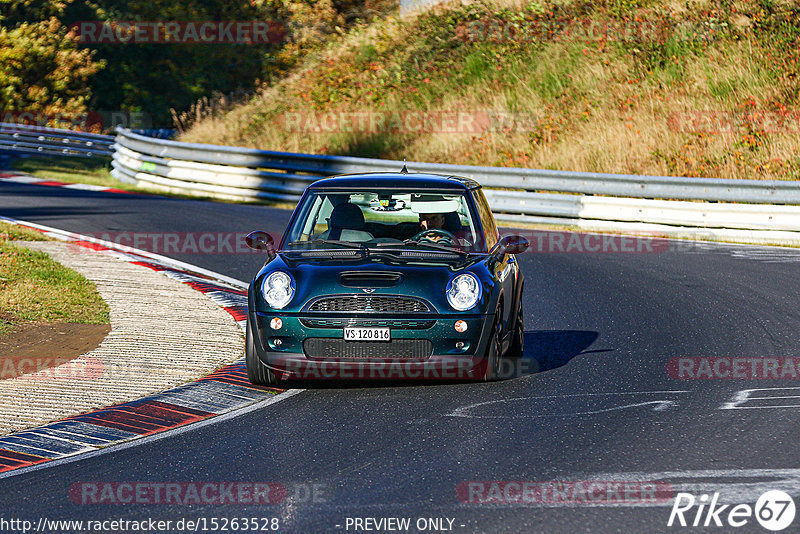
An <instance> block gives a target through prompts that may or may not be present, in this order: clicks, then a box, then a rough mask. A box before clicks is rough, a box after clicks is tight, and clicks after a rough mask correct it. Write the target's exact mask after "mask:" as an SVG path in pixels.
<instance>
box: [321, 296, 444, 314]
mask: <svg viewBox="0 0 800 534" xmlns="http://www.w3.org/2000/svg"><path fill="white" fill-rule="evenodd" d="M308 311H311V312H376V313H380V312H388V313H425V312H429V311H431V310H430V308H429V307H428V305H427V304H425V302H424V301H422V300H420V299H416V298H413V297H398V296H391V295H378V296H376V295H340V296H336V297H322V298H319V299H317V300H315V301H313V302H312V303H311V305H310V306H309V307H308Z"/></svg>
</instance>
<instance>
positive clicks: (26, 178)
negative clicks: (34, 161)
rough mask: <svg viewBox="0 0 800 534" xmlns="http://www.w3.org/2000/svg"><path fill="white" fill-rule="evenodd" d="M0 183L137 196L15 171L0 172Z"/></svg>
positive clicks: (117, 190)
mask: <svg viewBox="0 0 800 534" xmlns="http://www.w3.org/2000/svg"><path fill="white" fill-rule="evenodd" d="M0 181H3V182H11V183H16V184H27V185H49V186H52V187H63V188H65V189H79V190H82V191H103V192H107V193H125V194H138V193H134V192H132V191H125V190H124V189H116V188H114V187H105V186H102V185H91V184H74V183H70V182H59V181H58V180H48V179H47V178H36V177H35V176H31V175H29V174H25V173H21V172H15V171H1V172H0Z"/></svg>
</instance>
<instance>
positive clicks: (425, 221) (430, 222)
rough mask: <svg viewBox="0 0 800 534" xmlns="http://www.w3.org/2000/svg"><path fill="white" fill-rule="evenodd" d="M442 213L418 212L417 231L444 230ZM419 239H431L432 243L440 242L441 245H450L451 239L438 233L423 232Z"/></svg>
mask: <svg viewBox="0 0 800 534" xmlns="http://www.w3.org/2000/svg"><path fill="white" fill-rule="evenodd" d="M444 221H445V219H444V213H420V214H419V231H420V232H425V231H426V230H444ZM420 240H421V241H432V242H434V243H441V244H443V245H448V246H450V245H452V244H453V242H452V239H451V238H450V237H448V236H446V235H443V234H440V233H434V232H430V233H425V234H423V235H422V236H421V237H420Z"/></svg>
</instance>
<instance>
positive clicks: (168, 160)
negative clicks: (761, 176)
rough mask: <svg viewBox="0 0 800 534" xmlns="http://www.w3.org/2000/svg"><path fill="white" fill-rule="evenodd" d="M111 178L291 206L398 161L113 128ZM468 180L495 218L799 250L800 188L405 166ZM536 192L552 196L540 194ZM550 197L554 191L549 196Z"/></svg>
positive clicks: (752, 182)
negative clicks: (305, 194)
mask: <svg viewBox="0 0 800 534" xmlns="http://www.w3.org/2000/svg"><path fill="white" fill-rule="evenodd" d="M112 165H113V166H114V170H113V171H112V172H113V174H114V175H115V176H116V177H117V178H119V179H121V180H125V181H129V182H137V183H141V184H146V185H150V186H154V187H160V188H167V189H169V190H173V191H180V192H191V193H198V194H204V195H209V196H214V197H219V198H225V199H231V200H254V199H271V200H288V201H295V200H297V198H299V195H300V194H301V193H302V191H303V189H304V188H305V187H306V186H307V185H308V184H309V183H311V182H313V181H314V180H317V179H319V178H320V177H322V176H330V175H333V174H342V173H354V172H381V171H397V170H399V169H400V168H402V166H403V162H401V161H392V160H380V159H367V158H354V157H344V156H322V155H314V154H295V153H288V152H275V151H267V150H255V149H250V148H242V147H225V146H216V145H204V144H197V143H181V142H175V141H164V140H159V139H152V138H148V137H144V136H142V135H137V134H135V133H132V132H130V131H129V130H125V129H122V128H118V129H117V139H116V144H115V152H114V160H113V162H112ZM407 166H408V168H409V169H410V170H411V171H412V172H430V173H436V174H455V175H460V176H467V177H470V178H473V179H475V180H476V181H478V182H480V183H481V184H482V185H483V186H484V187H485V188H486V195H487V198H488V199H489V203H490V205H491V207H492V210H493V211H494V212H495V214H496V217H497V218H498V219H499V220H504V221H515V222H533V223H546V224H567V225H574V226H579V227H581V228H585V229H594V230H605V231H609V230H610V231H655V232H659V233H667V234H676V233H680V234H693V235H697V234H698V230H702V231H703V232H704V234H705V235H708V236H709V237H715V238H719V239H731V240H736V241H749V242H779V243H784V244H800V206H798V205H797V204H800V183H798V182H790V181H786V182H780V181H761V180H723V179H710V178H681V177H668V176H637V175H620V174H599V173H581V172H566V171H549V170H538V169H516V168H505V167H476V166H470V165H445V164H438V163H421V162H408V163H407ZM540 191H548V192H547V193H542V192H540ZM554 192H555V193H554Z"/></svg>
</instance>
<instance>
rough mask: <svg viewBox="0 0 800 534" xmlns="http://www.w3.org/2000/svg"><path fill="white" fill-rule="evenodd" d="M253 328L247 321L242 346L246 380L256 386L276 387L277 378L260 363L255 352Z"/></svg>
mask: <svg viewBox="0 0 800 534" xmlns="http://www.w3.org/2000/svg"><path fill="white" fill-rule="evenodd" d="M254 335H255V334H254V332H253V327H252V325H251V324H250V320H249V319H248V320H247V335H246V337H245V344H244V356H245V358H244V359H245V365H246V366H247V379H248V380H250V383H251V384H255V385H257V386H277V385H278V377H277V375H276V374H275V373H273V372H272V370H271V369H270V368H269V367H267V366H266V365H264V364H263V363H261V359H260V358H259V357H258V352H257V351H256V345H255V340H254V339H253V336H254Z"/></svg>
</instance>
